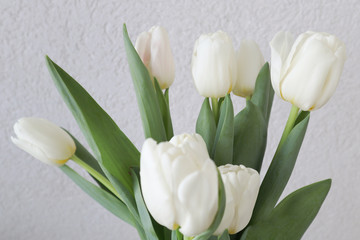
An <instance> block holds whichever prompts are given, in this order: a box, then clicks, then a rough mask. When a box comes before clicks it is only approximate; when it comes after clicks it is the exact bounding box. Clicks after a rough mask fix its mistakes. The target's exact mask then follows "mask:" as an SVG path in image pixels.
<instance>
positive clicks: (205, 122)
mask: <svg viewBox="0 0 360 240" xmlns="http://www.w3.org/2000/svg"><path fill="white" fill-rule="evenodd" d="M196 133H198V134H200V135H201V136H202V138H203V139H204V141H205V143H206V146H207V149H208V152H209V153H211V151H212V147H213V145H214V139H215V134H216V123H215V118H214V114H213V112H212V110H211V108H210V103H209V99H208V98H205V99H204V102H203V104H202V106H201V109H200V113H199V117H198V119H197V121H196Z"/></svg>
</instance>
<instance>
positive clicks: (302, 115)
mask: <svg viewBox="0 0 360 240" xmlns="http://www.w3.org/2000/svg"><path fill="white" fill-rule="evenodd" d="M123 35H124V44H125V49H126V54H127V58H128V63H129V67H130V72H131V76H132V79H133V83H134V87H135V91H136V97H137V102H138V107H139V111H140V116H141V120H142V124H143V129H144V134H145V139H146V140H145V142H144V144H143V146H142V149H141V152H140V151H139V150H138V149H136V147H135V146H134V144H133V143H132V142H131V141H130V140H129V139H128V138H127V136H126V135H125V134H124V133H123V132H122V131H121V130H120V128H119V127H118V126H117V125H116V124H115V122H114V121H113V120H112V118H111V117H110V116H109V115H108V114H107V113H106V112H105V111H104V110H103V109H102V108H101V107H100V106H99V105H98V104H97V103H96V102H95V100H94V99H93V98H92V97H91V96H90V95H89V94H88V93H87V92H86V90H85V89H84V88H83V87H82V86H81V85H80V84H79V83H78V82H76V81H75V80H74V79H73V78H72V77H71V76H70V75H69V74H67V73H66V72H65V71H64V70H63V69H61V68H60V67H59V66H58V65H57V64H56V63H54V62H53V61H52V60H51V59H50V58H49V57H46V63H47V66H48V68H49V72H50V74H51V76H52V79H53V80H54V83H55V85H56V87H57V89H58V90H59V93H60V95H61V96H62V97H63V99H64V101H65V103H66V104H67V106H68V107H69V109H70V111H71V112H72V113H73V115H74V117H75V119H76V121H77V123H78V125H79V127H80V129H81V130H82V132H83V134H84V136H85V138H86V140H87V142H88V144H89V146H90V147H91V149H92V152H93V154H94V155H93V154H91V153H90V152H89V151H88V150H87V149H86V148H85V147H83V146H82V144H81V143H80V142H79V141H78V140H76V139H75V138H74V137H73V136H72V135H71V134H70V133H68V132H67V131H66V130H64V129H62V128H60V127H58V126H56V125H55V124H53V123H51V122H49V121H47V120H45V119H39V118H22V119H20V120H19V121H18V122H17V123H16V124H15V125H14V130H15V137H12V141H13V142H14V143H15V144H16V145H17V146H18V147H20V148H21V149H23V150H24V151H26V152H28V153H29V154H31V155H32V156H33V157H35V158H37V159H39V160H41V161H43V162H45V163H48V164H50V165H54V166H58V167H59V169H61V170H62V171H63V172H64V173H65V174H66V175H67V176H68V177H70V178H71V179H72V180H73V181H74V182H75V183H76V184H77V185H78V186H79V187H80V188H81V189H82V190H83V191H85V192H86V193H87V194H88V195H90V196H91V197H92V198H93V199H94V200H95V201H97V202H98V203H99V204H101V205H102V206H103V207H104V208H106V209H107V210H109V211H110V212H111V213H113V214H114V215H115V216H117V217H118V218H120V219H122V220H123V221H125V222H127V223H128V224H130V225H132V226H133V227H134V228H135V229H136V230H137V232H138V234H139V236H140V239H142V240H186V239H196V240H206V239H220V240H228V239H232V240H252V239H254V240H255V239H256V240H258V239H261V240H266V239H289V240H294V239H295V240H296V239H300V238H301V237H302V236H303V234H304V233H305V231H306V229H307V228H308V227H309V225H310V224H311V222H312V221H313V219H314V218H315V216H316V215H317V213H318V211H319V210H320V207H321V205H322V203H323V201H324V200H325V198H326V195H327V193H328V191H329V189H330V185H331V179H326V180H323V181H320V182H316V183H313V184H311V185H308V186H305V187H303V188H301V189H298V190H296V191H294V192H293V193H291V194H290V195H288V196H287V197H285V198H284V199H281V200H280V196H281V194H282V192H283V190H284V188H285V186H286V184H287V182H288V180H289V178H290V176H291V173H292V171H293V168H294V166H295V162H296V158H297V155H298V153H299V151H300V148H301V144H302V141H303V139H304V136H305V132H306V128H307V125H308V122H309V118H310V112H309V111H310V110H315V109H318V108H320V107H321V106H323V105H324V104H325V103H326V102H327V101H328V100H329V98H330V96H331V95H332V94H333V92H334V91H335V88H336V85H337V82H338V80H339V78H340V75H341V72H342V67H343V64H344V61H345V46H344V44H343V43H342V42H341V41H340V40H338V39H337V38H336V37H335V36H333V35H330V34H327V33H315V32H306V33H303V34H301V35H300V36H299V37H298V39H297V40H296V41H295V42H294V41H293V38H292V36H291V34H290V33H285V32H280V33H278V34H276V36H275V37H274V39H273V40H272V41H271V43H270V46H271V52H272V55H271V73H270V65H269V64H268V63H264V59H263V56H262V54H261V52H260V49H259V47H258V46H257V44H256V43H255V42H254V41H253V40H245V41H243V42H242V44H241V46H240V49H239V51H238V52H235V49H234V47H233V43H232V40H231V38H230V36H229V35H227V34H226V33H224V32H221V31H218V32H216V33H214V34H207V35H202V36H201V37H200V38H199V39H198V40H197V42H196V44H195V47H194V53H193V56H192V74H193V78H194V82H195V86H196V89H197V90H198V91H199V93H200V94H201V95H203V96H204V97H205V99H204V102H203V104H202V106H201V109H200V113H199V116H198V118H197V122H196V133H193V134H180V135H176V136H174V133H173V127H172V122H171V114H170V107H169V105H170V103H169V87H170V85H171V84H172V83H173V81H174V77H175V73H174V59H173V55H172V51H171V48H170V41H169V38H168V34H167V32H166V30H165V29H164V28H162V27H153V28H152V29H151V30H150V31H149V32H143V33H142V34H140V36H139V37H138V39H137V41H136V47H134V46H133V44H132V42H131V41H130V38H129V36H128V33H127V29H126V26H125V25H124V28H123ZM270 76H271V77H270ZM273 89H274V90H275V93H276V94H277V95H278V96H280V97H281V98H283V99H284V100H286V101H288V102H290V103H292V104H294V106H293V107H292V109H291V111H290V115H289V118H288V121H287V123H286V126H285V127H284V131H283V134H282V137H281V140H280V142H279V144H278V147H277V149H276V152H275V154H274V156H273V159H272V161H271V164H270V166H269V167H268V169H266V171H264V173H265V175H264V177H263V179H262V180H261V179H260V175H259V172H260V170H261V166H262V162H263V157H264V152H265V148H266V141H267V128H268V122H269V118H270V112H271V107H272V102H273V97H274V90H273ZM231 92H233V93H234V94H235V95H238V96H242V97H246V107H245V108H244V109H242V110H241V111H240V112H239V113H236V114H234V109H233V103H232V100H231V97H230V93H231ZM209 100H211V101H209ZM210 103H211V104H210ZM69 160H72V161H74V162H75V163H76V164H78V165H79V166H81V167H82V168H83V169H85V170H86V171H87V172H88V173H89V174H90V176H91V177H92V178H93V179H94V180H95V181H96V184H94V183H91V182H90V181H88V180H87V179H86V178H84V177H82V176H81V175H79V174H78V173H77V172H76V171H75V170H73V169H72V168H71V167H69V166H68V165H67V164H66V163H67V161H69Z"/></svg>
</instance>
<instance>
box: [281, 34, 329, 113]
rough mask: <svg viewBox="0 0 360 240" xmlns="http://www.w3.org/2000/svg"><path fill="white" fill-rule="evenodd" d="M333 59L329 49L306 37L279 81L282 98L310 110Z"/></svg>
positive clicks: (318, 94) (319, 42) (324, 82)
mask: <svg viewBox="0 0 360 240" xmlns="http://www.w3.org/2000/svg"><path fill="white" fill-rule="evenodd" d="M335 61H336V58H335V57H334V54H333V53H332V51H331V49H329V48H328V47H327V46H325V45H324V44H323V43H322V42H321V41H319V40H317V39H315V38H310V39H308V40H307V41H306V42H305V43H304V44H303V45H302V47H301V48H300V49H299V50H298V52H297V53H296V55H294V57H293V59H292V61H291V65H290V67H289V69H288V71H287V73H286V75H285V76H284V80H283V82H282V83H281V92H282V96H283V98H284V99H285V100H287V101H289V102H291V103H292V104H295V105H296V106H298V107H300V108H301V109H302V110H304V111H308V110H312V109H313V108H314V107H315V105H316V101H317V99H318V98H319V96H320V95H321V91H322V89H323V87H324V86H325V84H326V80H327V76H328V74H329V72H330V70H331V67H332V65H333V64H334V62H335Z"/></svg>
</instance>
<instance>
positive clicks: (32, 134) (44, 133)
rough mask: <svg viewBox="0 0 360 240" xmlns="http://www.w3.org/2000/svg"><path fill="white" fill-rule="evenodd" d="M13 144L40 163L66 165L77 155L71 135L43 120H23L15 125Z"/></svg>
mask: <svg viewBox="0 0 360 240" xmlns="http://www.w3.org/2000/svg"><path fill="white" fill-rule="evenodd" d="M14 132H15V134H16V138H15V137H11V140H12V142H13V143H14V144H15V145H16V146H18V147H19V148H21V149H22V150H24V151H25V152H28V153H29V154H30V155H32V156H33V157H34V158H36V159H39V160H40V161H42V162H44V163H47V164H50V165H54V166H61V165H64V164H65V163H66V162H67V161H68V160H69V159H70V158H71V157H72V156H73V155H74V153H75V150H76V146H75V142H74V140H73V139H72V138H71V137H70V135H69V134H68V133H67V132H65V131H64V130H63V129H61V128H60V127H58V126H57V125H55V124H53V123H52V122H49V121H48V120H45V119H41V118H21V119H19V120H18V121H17V122H16V123H15V125H14Z"/></svg>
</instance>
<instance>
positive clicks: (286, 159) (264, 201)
mask: <svg viewBox="0 0 360 240" xmlns="http://www.w3.org/2000/svg"><path fill="white" fill-rule="evenodd" d="M309 118H310V115H308V116H306V117H305V118H304V119H303V120H302V121H301V122H299V123H298V124H297V125H295V127H294V128H293V129H292V130H291V132H290V134H289V136H288V137H287V139H286V140H285V142H284V145H283V146H282V147H281V148H280V149H279V151H277V152H276V154H275V156H274V158H273V160H272V162H271V164H270V167H269V169H268V170H267V172H266V175H265V177H264V180H263V181H262V183H261V186H260V190H259V195H258V198H257V201H256V204H255V208H254V212H253V216H252V219H251V223H252V224H253V223H256V222H258V221H261V219H263V218H264V217H266V216H267V215H268V214H269V213H270V212H271V210H272V209H273V208H274V206H275V204H276V203H277V201H278V200H279V198H280V195H281V194H282V192H283V190H284V188H285V186H286V184H287V182H288V180H289V178H290V175H291V173H292V170H293V169H294V166H295V162H296V158H297V156H298V154H299V151H300V148H301V144H302V141H303V139H304V136H305V132H306V128H307V125H308V123H309Z"/></svg>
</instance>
